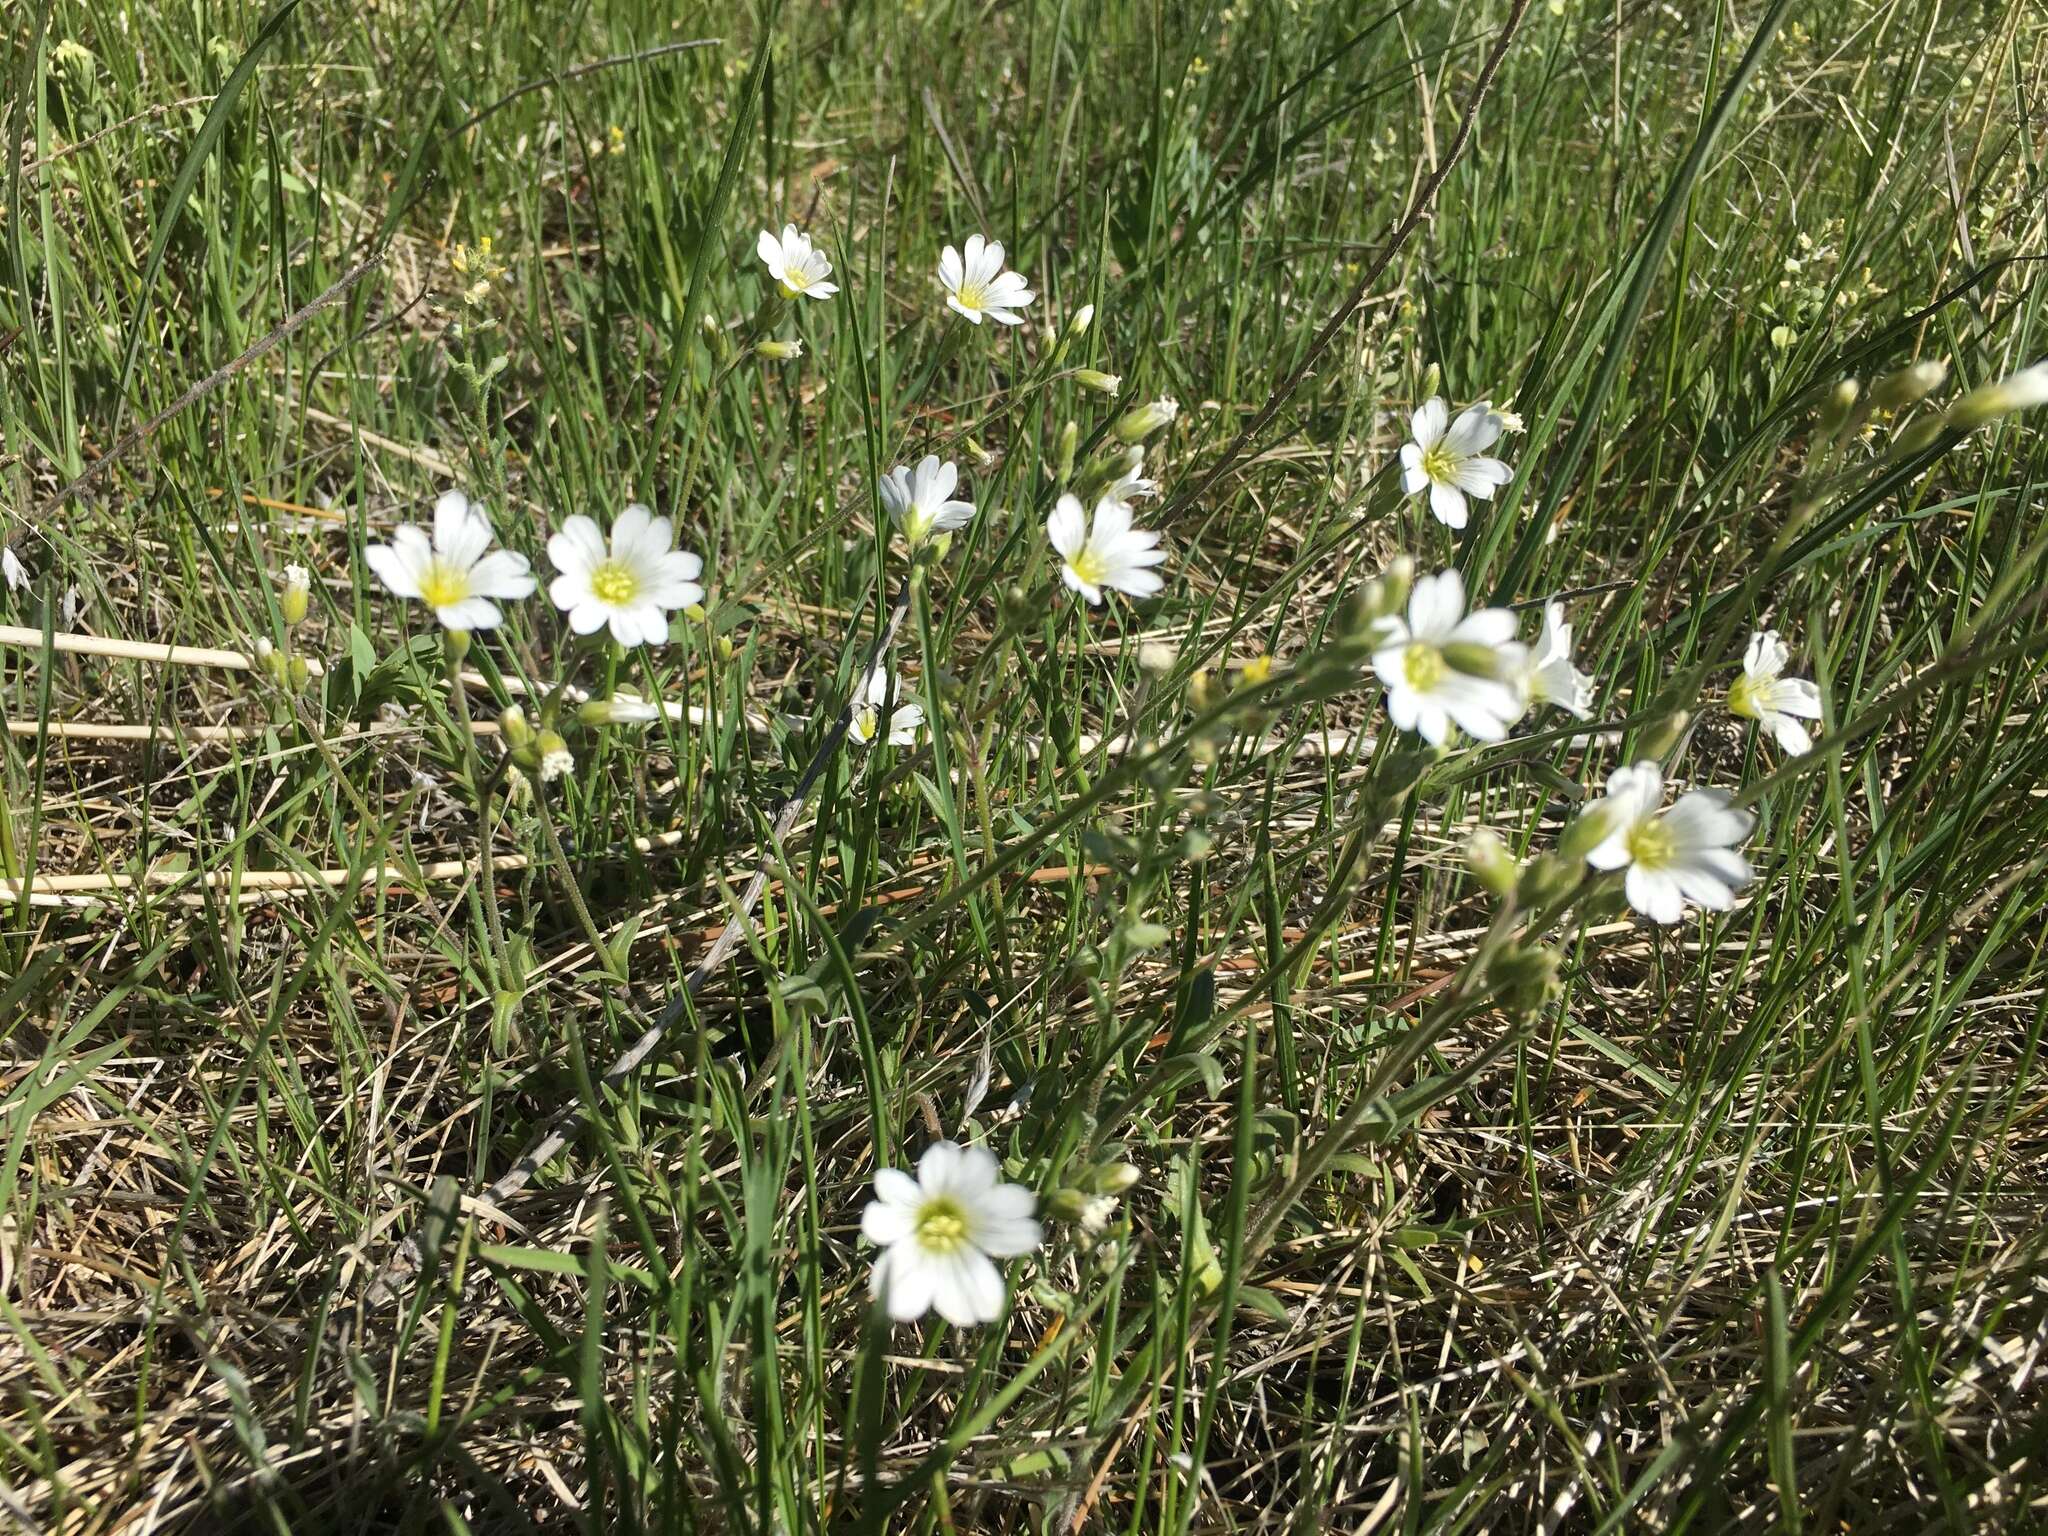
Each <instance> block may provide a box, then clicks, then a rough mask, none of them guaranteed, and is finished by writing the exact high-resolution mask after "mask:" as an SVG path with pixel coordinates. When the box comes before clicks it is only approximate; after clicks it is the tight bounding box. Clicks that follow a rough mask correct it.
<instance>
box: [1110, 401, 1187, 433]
mask: <svg viewBox="0 0 2048 1536" xmlns="http://www.w3.org/2000/svg"><path fill="white" fill-rule="evenodd" d="M1179 414H1180V406H1179V405H1178V404H1177V403H1176V402H1175V401H1174V400H1173V399H1172V398H1171V397H1168V396H1162V397H1161V398H1159V399H1157V400H1154V401H1152V402H1151V403H1150V404H1149V405H1141V406H1139V407H1138V408H1137V409H1136V410H1132V411H1126V412H1125V413H1124V415H1123V417H1122V419H1121V420H1119V421H1118V422H1117V424H1116V425H1115V426H1114V427H1112V428H1111V429H1110V430H1111V431H1112V432H1113V433H1114V434H1115V436H1116V440H1117V441H1118V442H1120V443H1142V442H1143V441H1144V440H1145V439H1146V438H1148V437H1150V436H1151V435H1152V434H1153V433H1154V432H1157V431H1158V430H1159V429H1160V428H1162V427H1165V426H1169V425H1171V424H1172V422H1173V418H1174V417H1176V416H1178V415H1179Z"/></svg>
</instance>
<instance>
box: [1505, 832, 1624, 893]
mask: <svg viewBox="0 0 2048 1536" xmlns="http://www.w3.org/2000/svg"><path fill="white" fill-rule="evenodd" d="M1596 820H1600V821H1604V820H1605V818H1604V817H1601V818H1596ZM1583 823H1584V818H1583V817H1582V818H1581V819H1580V820H1579V821H1577V822H1574V823H1572V825H1571V826H1569V827H1567V828H1565V840H1566V842H1567V843H1569V842H1570V841H1571V840H1572V834H1573V832H1574V830H1576V829H1577V828H1578V827H1580V826H1581V825H1583ZM1602 830H1603V832H1604V830H1605V829H1604V827H1603V828H1602ZM1605 841H1606V838H1605V837H1604V836H1602V837H1599V838H1595V839H1594V840H1593V841H1592V842H1589V843H1587V844H1586V850H1585V851H1586V852H1590V851H1591V850H1592V849H1594V848H1597V847H1599V845H1600V844H1601V843H1603V842H1605ZM1584 863H1585V852H1579V853H1565V852H1563V851H1560V852H1557V853H1546V854H1544V855H1543V856H1542V857H1541V858H1538V859H1531V860H1530V861H1529V863H1528V865H1527V866H1526V867H1524V869H1523V870H1522V878H1521V880H1520V882H1519V883H1518V884H1517V886H1516V888H1515V899H1516V901H1517V902H1519V903H1520V904H1521V905H1522V906H1525V907H1536V908H1541V907H1547V906H1549V905H1550V904H1551V903H1552V902H1554V901H1562V900H1563V899H1564V898H1565V897H1566V896H1568V895H1569V894H1571V890H1572V887H1573V886H1575V885H1577V884H1578V883H1579V867H1580V866H1581V865H1582V864H1584Z"/></svg>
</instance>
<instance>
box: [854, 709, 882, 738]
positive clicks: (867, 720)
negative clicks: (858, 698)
mask: <svg viewBox="0 0 2048 1536" xmlns="http://www.w3.org/2000/svg"><path fill="white" fill-rule="evenodd" d="M881 722H882V717H881V714H880V712H879V711H878V710H877V709H876V708H875V706H874V705H872V704H863V705H861V707H860V708H859V709H856V710H855V711H854V712H853V739H854V740H855V741H873V740H874V739H875V727H876V726H877V725H879V724H881Z"/></svg>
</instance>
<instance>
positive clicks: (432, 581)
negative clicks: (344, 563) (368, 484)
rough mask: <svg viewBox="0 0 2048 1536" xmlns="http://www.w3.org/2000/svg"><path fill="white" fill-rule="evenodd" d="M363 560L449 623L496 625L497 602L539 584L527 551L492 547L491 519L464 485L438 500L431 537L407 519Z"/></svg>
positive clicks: (519, 595)
mask: <svg viewBox="0 0 2048 1536" xmlns="http://www.w3.org/2000/svg"><path fill="white" fill-rule="evenodd" d="M363 560H364V561H365V563H367V564H368V566H369V567H370V569H371V570H372V571H375V572H376V573H377V579H378V580H379V581H381V582H383V583H384V585H385V586H386V587H388V588H390V589H391V591H393V592H395V593H397V594H398V595H399V596H400V597H409V598H416V599H417V600H419V601H420V602H423V603H425V604H426V605H427V606H428V607H429V608H431V609H433V610H434V617H435V618H436V619H438V620H440V622H441V625H442V627H443V628H445V629H452V630H472V629H495V628H496V627H497V626H498V625H499V624H501V623H503V622H504V619H505V615H504V614H503V613H502V612H500V611H499V608H498V603H500V602H516V601H517V600H518V599H520V598H522V597H527V596H530V595H531V594H532V592H533V589H534V585H535V582H534V576H533V570H532V568H531V567H530V566H529V565H528V564H527V563H526V556H524V555H522V554H517V553H515V552H513V551H512V550H509V549H492V548H491V524H490V521H489V519H487V518H486V517H485V516H484V512H483V508H482V507H480V506H478V505H477V504H476V503H475V502H473V501H471V500H470V499H469V498H468V497H467V496H465V495H463V493H462V492H460V491H443V492H442V493H441V495H440V497H439V498H438V499H437V500H436V501H435V502H434V536H433V539H432V541H431V542H429V540H428V538H427V534H426V531H425V530H424V529H421V528H415V527H413V526H411V525H410V524H408V525H406V526H405V527H403V528H398V529H394V530H393V531H392V534H391V542H390V543H389V544H372V545H371V546H370V547H369V548H367V549H365V550H364V551H363Z"/></svg>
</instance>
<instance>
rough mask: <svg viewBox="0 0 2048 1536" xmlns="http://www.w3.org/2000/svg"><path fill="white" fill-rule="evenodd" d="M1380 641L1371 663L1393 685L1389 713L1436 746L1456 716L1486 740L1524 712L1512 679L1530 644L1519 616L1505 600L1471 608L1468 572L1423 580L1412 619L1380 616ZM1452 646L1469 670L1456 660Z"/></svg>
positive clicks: (1412, 597) (1411, 606)
mask: <svg viewBox="0 0 2048 1536" xmlns="http://www.w3.org/2000/svg"><path fill="white" fill-rule="evenodd" d="M1373 642H1374V644H1373V653H1372V669H1373V671H1375V672H1376V673H1378V674H1379V679H1380V681H1381V682H1382V683H1384V684H1385V685H1386V689H1387V714H1388V716H1389V717H1390V718H1391V719H1392V720H1393V722H1394V724H1395V725H1397V726H1399V727H1400V728H1401V729H1402V730H1404V731H1416V732H1419V733H1420V734H1421V736H1422V739H1423V740H1424V741H1427V742H1428V743H1429V744H1430V745H1431V746H1442V745H1443V743H1444V738H1445V737H1446V736H1448V735H1449V734H1450V728H1451V726H1452V725H1454V724H1455V725H1457V726H1458V727H1459V728H1460V729H1462V730H1464V731H1465V732H1467V733H1468V734H1470V735H1472V736H1475V737H1477V738H1478V739H1479V740H1481V741H1499V740H1500V739H1501V738H1502V737H1504V736H1506V735H1507V733H1508V727H1509V726H1511V725H1513V724H1514V723H1515V721H1516V720H1518V719H1520V718H1521V715H1522V708H1523V702H1522V696H1521V693H1520V691H1519V689H1518V688H1517V687H1516V685H1515V683H1514V682H1513V681H1512V680H1513V679H1516V678H1519V677H1521V676H1522V675H1523V673H1524V671H1525V669H1526V667H1527V665H1528V648H1527V647H1526V646H1523V645H1520V644H1518V643H1517V642H1516V640H1515V617H1514V615H1513V614H1511V613H1509V612H1508V611H1507V610H1506V609H1505V608H1481V609H1479V610H1478V611H1477V612H1474V613H1470V614H1468V613H1466V612H1465V578H1464V577H1462V576H1460V575H1459V574H1458V573H1457V572H1456V571H1443V572H1440V573H1439V574H1437V575H1435V576H1424V577H1423V578H1421V580H1419V581H1417V582H1416V583H1415V590H1414V591H1413V592H1411V593H1409V595H1408V617H1407V619H1406V621H1405V622H1404V621H1403V620H1402V619H1401V618H1400V617H1399V616H1398V615H1396V616H1390V617H1388V618H1384V619H1381V620H1380V621H1379V626H1378V630H1377V632H1376V633H1375V634H1374V636H1373ZM1452 647H1456V648H1457V650H1458V652H1459V655H1458V657H1457V658H1456V659H1457V660H1458V661H1460V662H1464V663H1467V664H1468V665H1467V668H1466V669H1465V670H1461V669H1460V668H1459V667H1458V666H1456V665H1453V659H1452V657H1451V656H1450V655H1449V654H1447V652H1448V651H1449V649H1450V648H1452ZM1475 664H1476V668H1477V669H1478V670H1475V669H1474V665H1475ZM1484 672H1491V673H1493V675H1492V676H1486V675H1483V673H1484Z"/></svg>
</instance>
